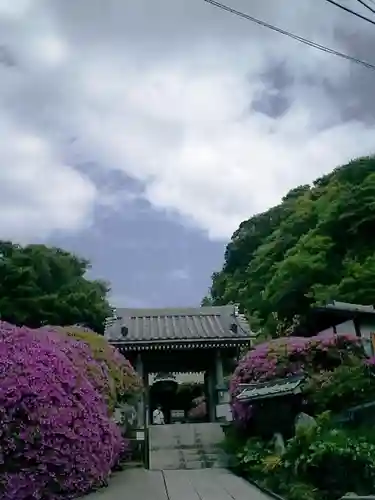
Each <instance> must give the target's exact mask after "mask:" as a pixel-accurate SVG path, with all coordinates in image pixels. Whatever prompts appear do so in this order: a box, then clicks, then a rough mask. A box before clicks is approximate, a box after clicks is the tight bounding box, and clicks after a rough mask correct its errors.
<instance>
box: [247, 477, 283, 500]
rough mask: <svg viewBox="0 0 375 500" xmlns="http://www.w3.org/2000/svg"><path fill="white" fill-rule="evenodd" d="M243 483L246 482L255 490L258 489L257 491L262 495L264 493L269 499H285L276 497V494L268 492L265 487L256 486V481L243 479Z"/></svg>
mask: <svg viewBox="0 0 375 500" xmlns="http://www.w3.org/2000/svg"><path fill="white" fill-rule="evenodd" d="M243 479H244V480H245V481H247V482H248V483H250V484H252V485H253V486H255V488H258V490H260V491H261V492H262V493H264V494H265V495H268V496H269V497H271V498H274V499H275V500H285V498H283V497H281V496H280V495H278V494H277V493H275V492H273V491H271V490H269V489H268V488H266V487H265V486H261V485H260V484H258V483H257V482H256V481H253V480H251V479H248V478H243Z"/></svg>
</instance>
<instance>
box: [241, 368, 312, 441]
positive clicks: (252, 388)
mask: <svg viewBox="0 0 375 500" xmlns="http://www.w3.org/2000/svg"><path fill="white" fill-rule="evenodd" d="M304 380H305V375H296V376H293V377H286V378H283V379H277V380H271V381H267V382H258V383H252V384H241V385H240V389H241V392H240V393H239V394H238V395H237V400H238V401H240V402H241V403H246V404H249V405H251V404H253V405H255V406H254V407H253V409H254V414H253V428H254V431H255V433H256V434H259V435H262V436H263V437H264V438H266V439H267V438H271V437H272V436H273V435H275V434H278V433H280V434H281V435H282V436H283V437H291V436H292V435H293V433H294V422H295V418H296V416H297V415H298V413H299V412H300V407H301V404H302V384H303V382H304Z"/></svg>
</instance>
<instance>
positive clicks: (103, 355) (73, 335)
mask: <svg viewBox="0 0 375 500" xmlns="http://www.w3.org/2000/svg"><path fill="white" fill-rule="evenodd" d="M50 328H53V329H54V330H57V331H58V332H60V333H62V334H64V335H68V336H69V337H70V339H75V340H76V342H77V343H78V344H76V347H80V348H81V349H82V350H83V351H84V352H87V353H90V357H91V358H92V359H94V360H95V361H96V363H95V365H94V367H93V366H92V365H88V366H87V367H86V368H85V369H86V371H88V376H89V377H91V378H94V379H95V381H94V383H95V385H96V387H97V388H98V390H99V391H100V392H101V394H102V395H103V397H104V398H105V401H106V403H107V406H108V408H109V411H110V412H113V410H114V408H115V406H116V404H118V403H123V402H126V401H128V400H129V399H130V398H132V397H133V396H134V395H136V394H137V393H138V392H140V390H141V389H142V381H141V380H140V378H139V376H138V374H137V373H136V371H135V370H134V369H133V367H132V365H131V364H130V363H129V361H128V360H127V359H126V358H125V357H124V356H123V355H122V354H121V353H120V352H119V351H118V350H117V349H115V348H114V347H113V346H111V345H110V344H109V343H108V341H107V340H106V339H105V338H104V337H103V336H102V335H99V334H97V333H95V332H93V331H92V330H89V329H87V328H81V327H78V326H66V327H50ZM103 377H104V378H103Z"/></svg>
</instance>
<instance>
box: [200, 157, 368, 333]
mask: <svg viewBox="0 0 375 500" xmlns="http://www.w3.org/2000/svg"><path fill="white" fill-rule="evenodd" d="M374 234H375V156H373V157H365V158H359V159H357V160H354V161H352V162H350V163H349V164H347V165H344V166H342V167H339V168H336V169H335V170H333V172H331V173H330V174H328V175H325V176H324V177H321V178H319V179H317V180H316V181H315V182H314V183H313V184H312V186H308V185H307V186H300V187H298V188H296V189H293V190H292V191H290V192H289V193H288V194H287V195H286V196H285V197H284V198H283V199H282V202H281V203H280V204H279V205H277V206H275V207H272V208H270V209H269V210H267V211H266V212H264V213H261V214H258V215H255V216H253V217H251V218H250V219H249V220H247V221H244V222H242V223H241V224H240V227H239V228H238V230H237V231H236V232H235V233H234V234H233V236H232V239H231V241H230V243H229V244H228V246H227V248H226V252H225V262H224V266H223V269H222V270H221V271H220V272H217V273H214V274H213V276H212V286H211V288H210V293H209V295H208V297H206V298H205V299H204V301H205V303H212V304H215V305H221V304H226V303H230V302H235V303H239V304H240V306H241V308H242V309H243V310H244V311H246V312H248V313H249V315H250V316H251V317H252V318H254V320H255V321H256V322H257V323H258V324H259V325H260V326H261V327H263V328H264V329H265V330H267V329H268V331H270V332H271V333H272V332H273V331H274V330H275V314H276V315H277V320H278V321H279V322H282V323H283V324H284V325H287V326H288V325H290V324H291V323H292V322H293V318H294V317H295V315H299V316H301V317H302V318H303V316H304V315H305V314H306V313H307V311H308V310H309V308H310V307H311V305H312V304H317V303H318V304H321V303H326V302H329V301H332V300H340V301H345V302H352V303H359V304H375V246H374Z"/></svg>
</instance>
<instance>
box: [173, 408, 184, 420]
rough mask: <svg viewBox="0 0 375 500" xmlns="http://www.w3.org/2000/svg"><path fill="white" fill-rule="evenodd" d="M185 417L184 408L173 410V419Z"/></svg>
mask: <svg viewBox="0 0 375 500" xmlns="http://www.w3.org/2000/svg"><path fill="white" fill-rule="evenodd" d="M184 418H185V412H184V410H171V419H172V420H182V419H184Z"/></svg>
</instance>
